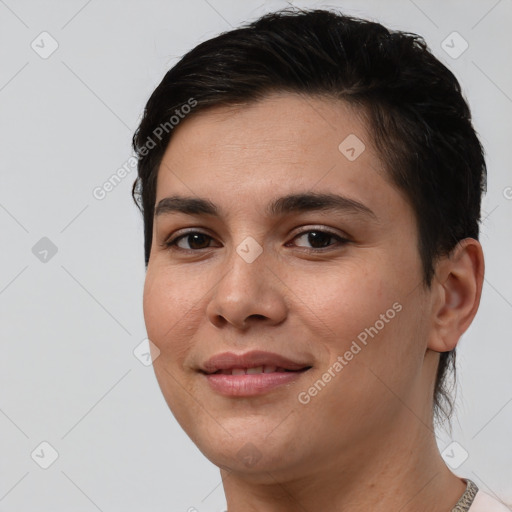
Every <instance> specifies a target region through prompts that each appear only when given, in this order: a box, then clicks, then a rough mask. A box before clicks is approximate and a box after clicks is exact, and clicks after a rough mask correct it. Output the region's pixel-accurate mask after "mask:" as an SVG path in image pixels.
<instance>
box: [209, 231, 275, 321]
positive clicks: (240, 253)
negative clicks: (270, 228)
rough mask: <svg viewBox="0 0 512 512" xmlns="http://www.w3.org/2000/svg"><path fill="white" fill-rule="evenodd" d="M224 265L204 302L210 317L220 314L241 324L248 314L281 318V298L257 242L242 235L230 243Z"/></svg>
mask: <svg viewBox="0 0 512 512" xmlns="http://www.w3.org/2000/svg"><path fill="white" fill-rule="evenodd" d="M225 265H226V266H227V269H226V270H227V272H223V274H224V276H223V278H222V279H221V280H220V282H219V283H218V286H217V287H216V290H215V293H214V295H213V297H212V298H211V301H210V304H209V306H208V315H209V316H210V320H211V321H213V322H215V321H216V320H215V319H217V321H218V319H219V318H220V317H223V318H224V319H225V320H226V321H228V322H229V323H231V324H233V325H237V326H244V325H245V322H246V320H247V319H248V318H249V317H251V316H254V317H258V318H261V317H266V318H267V319H273V321H281V319H282V316H283V315H284V314H285V304H284V300H283V297H282V294H281V293H280V290H279V288H278V287H277V286H276V283H275V282H274V280H273V279H272V278H271V277H270V276H271V275H272V272H269V270H268V269H267V268H266V267H267V265H271V262H270V261H269V260H268V254H266V252H265V251H264V249H263V247H262V246H261V244H260V243H259V242H258V241H257V240H256V239H255V238H253V237H252V236H246V237H245V238H243V239H242V241H241V242H239V243H238V244H237V245H235V246H233V247H232V250H231V253H230V254H229V256H228V257H227V258H226V261H225Z"/></svg>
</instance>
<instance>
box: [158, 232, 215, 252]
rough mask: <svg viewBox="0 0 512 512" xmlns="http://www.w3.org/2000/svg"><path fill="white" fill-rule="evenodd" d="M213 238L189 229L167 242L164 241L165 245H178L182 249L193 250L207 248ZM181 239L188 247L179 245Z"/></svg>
mask: <svg viewBox="0 0 512 512" xmlns="http://www.w3.org/2000/svg"><path fill="white" fill-rule="evenodd" d="M211 240H213V239H212V237H211V236H209V235H207V234H205V233H201V232H200V231H191V232H189V233H185V234H184V235H180V236H177V237H176V238H173V239H172V240H169V241H168V242H165V246H166V247H178V248H179V249H182V250H184V251H191V250H192V251H193V250H199V249H207V248H208V247H209V243H210V241H211ZM182 241H185V242H186V243H187V244H188V245H189V247H182V246H181V245H179V244H180V243H181V242H182Z"/></svg>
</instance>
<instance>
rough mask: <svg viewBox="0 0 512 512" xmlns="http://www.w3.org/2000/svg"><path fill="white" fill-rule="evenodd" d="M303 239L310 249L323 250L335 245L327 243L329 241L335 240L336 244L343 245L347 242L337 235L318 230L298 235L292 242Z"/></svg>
mask: <svg viewBox="0 0 512 512" xmlns="http://www.w3.org/2000/svg"><path fill="white" fill-rule="evenodd" d="M301 238H302V239H304V240H305V241H306V242H307V243H308V244H310V246H311V248H312V249H324V248H327V247H331V246H333V245H336V244H332V243H329V242H330V241H331V240H333V239H334V240H336V241H337V243H338V244H340V245H344V244H345V243H347V242H348V241H349V240H348V239H346V238H343V237H341V236H339V235H336V234H334V233H331V232H330V231H323V230H320V229H314V230H309V231H304V232H302V233H299V234H298V235H297V236H296V237H295V238H294V240H297V239H301ZM298 247H304V246H303V245H298Z"/></svg>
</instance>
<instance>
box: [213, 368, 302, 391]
mask: <svg viewBox="0 0 512 512" xmlns="http://www.w3.org/2000/svg"><path fill="white" fill-rule="evenodd" d="M306 371H307V370H303V371H298V372H272V373H256V374H254V373H253V374H250V373H249V374H245V375H225V374H219V373H214V374H209V375H206V378H207V380H208V384H210V386H211V388H212V389H213V390H214V391H216V392H217V393H220V394H221V395H225V396H256V395H262V394H264V393H267V392H269V391H271V390H272V389H275V388H278V387H279V386H283V385H285V384H291V383H292V382H295V381H296V380H298V379H300V377H301V375H302V374H304V373H306Z"/></svg>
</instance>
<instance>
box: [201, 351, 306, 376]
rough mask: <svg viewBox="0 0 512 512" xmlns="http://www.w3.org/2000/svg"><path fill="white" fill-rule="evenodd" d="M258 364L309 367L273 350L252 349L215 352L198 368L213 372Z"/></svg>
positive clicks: (291, 367) (256, 365)
mask: <svg viewBox="0 0 512 512" xmlns="http://www.w3.org/2000/svg"><path fill="white" fill-rule="evenodd" d="M258 366H276V367H279V368H284V369H286V370H302V369H303V368H309V367H310V366H311V365H309V364H308V363H302V362H300V361H294V360H292V359H289V358H288V357H285V356H282V355H280V354H275V353H273V352H264V351H261V350H253V351H251V352H245V353H243V354H235V353H234V352H223V353H221V354H216V355H214V356H213V357H211V358H210V359H208V360H207V361H205V362H204V363H203V365H202V366H201V368H200V369H201V370H202V371H203V372H205V373H215V372H216V371H218V370H231V369H233V368H256V367H258Z"/></svg>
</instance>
